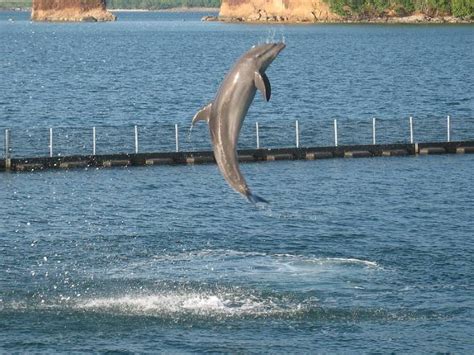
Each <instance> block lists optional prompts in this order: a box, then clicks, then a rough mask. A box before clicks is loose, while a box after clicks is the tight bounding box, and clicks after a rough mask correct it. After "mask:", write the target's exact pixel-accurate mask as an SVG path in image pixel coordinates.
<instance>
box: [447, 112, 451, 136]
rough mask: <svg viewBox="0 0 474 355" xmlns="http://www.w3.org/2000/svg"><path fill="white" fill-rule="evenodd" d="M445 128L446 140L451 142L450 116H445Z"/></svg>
mask: <svg viewBox="0 0 474 355" xmlns="http://www.w3.org/2000/svg"><path fill="white" fill-rule="evenodd" d="M446 120H447V122H446V123H447V129H448V142H451V117H449V115H448V117H447V119H446Z"/></svg>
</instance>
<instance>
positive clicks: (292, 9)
mask: <svg viewBox="0 0 474 355" xmlns="http://www.w3.org/2000/svg"><path fill="white" fill-rule="evenodd" d="M219 19H221V20H224V21H225V20H229V21H235V20H237V21H238V20H241V21H250V22H260V21H269V22H271V21H278V22H317V21H327V22H331V21H337V20H339V19H340V16H339V15H337V14H336V13H334V12H333V11H331V9H330V7H329V5H328V4H327V3H325V2H324V1H323V0H222V3H221V9H220V12H219Z"/></svg>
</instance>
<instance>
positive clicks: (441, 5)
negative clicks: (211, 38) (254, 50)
mask: <svg viewBox="0 0 474 355" xmlns="http://www.w3.org/2000/svg"><path fill="white" fill-rule="evenodd" d="M204 20H208V21H212V20H219V21H230V22H250V23H272V22H282V23H318V22H323V23H372V22H373V23H472V22H473V20H474V2H473V1H471V0H359V1H352V0H222V4H221V7H220V12H219V16H218V17H217V18H213V17H207V18H205V19H204Z"/></svg>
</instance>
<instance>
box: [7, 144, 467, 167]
mask: <svg viewBox="0 0 474 355" xmlns="http://www.w3.org/2000/svg"><path fill="white" fill-rule="evenodd" d="M468 153H474V141H465V142H436V143H417V144H372V145H348V146H337V147H306V148H302V147H300V148H276V149H264V148H260V149H246V150H239V151H238V155H239V161H241V162H263V161H276V160H319V159H328V158H370V157H393V156H408V155H416V154H422V155H431V154H468ZM211 163H215V159H214V153H213V152H212V151H202V152H169V153H131V154H112V155H88V156H84V155H82V156H67V157H37V158H12V159H3V160H0V170H2V171H5V170H11V171H35V170H45V169H73V168H88V167H128V166H144V165H176V164H211Z"/></svg>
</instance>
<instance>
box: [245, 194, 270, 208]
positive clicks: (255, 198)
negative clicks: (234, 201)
mask: <svg viewBox="0 0 474 355" xmlns="http://www.w3.org/2000/svg"><path fill="white" fill-rule="evenodd" d="M245 197H247V200H249V201H250V202H252V203H253V204H254V205H256V204H257V203H266V204H268V203H269V202H268V201H267V200H265V199H264V198H262V197H260V196H258V195H255V194H253V193H251V192H250V191H249V192H248V193H247V195H246V196H245Z"/></svg>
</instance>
